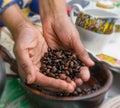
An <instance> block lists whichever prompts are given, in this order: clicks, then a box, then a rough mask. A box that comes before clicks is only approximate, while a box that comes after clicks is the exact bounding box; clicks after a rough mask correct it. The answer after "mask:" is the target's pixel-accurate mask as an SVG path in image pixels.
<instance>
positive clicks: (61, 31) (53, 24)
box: [40, 0, 94, 84]
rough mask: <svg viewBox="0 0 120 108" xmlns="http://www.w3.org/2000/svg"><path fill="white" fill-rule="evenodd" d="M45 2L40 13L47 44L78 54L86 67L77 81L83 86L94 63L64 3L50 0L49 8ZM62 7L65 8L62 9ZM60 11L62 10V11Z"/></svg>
mask: <svg viewBox="0 0 120 108" xmlns="http://www.w3.org/2000/svg"><path fill="white" fill-rule="evenodd" d="M44 2H45V1H44ZM44 2H43V1H41V3H40V6H41V9H40V12H41V19H42V25H43V35H44V37H45V39H46V41H47V44H48V46H49V47H51V48H55V49H56V48H57V49H58V48H62V49H69V50H71V51H73V52H74V53H76V54H77V56H78V57H79V59H80V60H81V61H82V62H83V63H85V65H86V66H83V67H82V68H81V75H82V78H81V79H77V80H76V84H82V82H83V81H87V80H88V79H89V78H90V73H89V69H88V66H93V65H94V63H93V61H92V60H91V59H90V58H89V56H88V53H87V51H86V50H85V48H84V46H83V45H82V43H81V41H80V36H79V33H78V31H77V29H76V28H75V26H74V25H73V24H72V22H71V20H70V18H69V17H68V16H67V13H66V12H65V6H64V5H65V3H64V1H60V2H59V4H58V2H56V1H55V0H52V1H51V0H49V1H48V2H49V3H48V4H49V5H48V6H47V8H45V6H44V4H45V5H46V4H47V3H46V2H45V3H44ZM53 2H54V3H53ZM42 6H44V7H42ZM61 6H62V7H63V8H61ZM53 7H54V9H53ZM60 9H62V11H61V10H60ZM49 10H50V11H49ZM44 13H45V14H44Z"/></svg>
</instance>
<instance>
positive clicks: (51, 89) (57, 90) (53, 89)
mask: <svg viewBox="0 0 120 108" xmlns="http://www.w3.org/2000/svg"><path fill="white" fill-rule="evenodd" d="M71 84H72V85H73V87H74V88H76V84H75V83H74V82H73V81H72V82H71ZM44 89H46V90H50V91H54V92H65V90H63V89H61V88H53V87H52V88H51V87H44Z"/></svg>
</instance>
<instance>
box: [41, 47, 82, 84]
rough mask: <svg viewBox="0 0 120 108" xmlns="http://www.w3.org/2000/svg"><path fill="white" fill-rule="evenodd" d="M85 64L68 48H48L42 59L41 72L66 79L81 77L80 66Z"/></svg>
mask: <svg viewBox="0 0 120 108" xmlns="http://www.w3.org/2000/svg"><path fill="white" fill-rule="evenodd" d="M81 66H84V64H83V63H82V62H81V61H80V60H79V59H78V58H77V56H76V55H75V54H74V53H72V52H70V51H67V50H52V49H50V48H49V49H48V52H47V53H45V55H44V57H42V59H41V68H40V72H42V73H43V74H44V75H46V76H49V77H53V78H57V79H62V80H66V81H68V82H69V81H71V80H74V79H75V78H76V77H77V78H79V77H81V75H80V68H81Z"/></svg>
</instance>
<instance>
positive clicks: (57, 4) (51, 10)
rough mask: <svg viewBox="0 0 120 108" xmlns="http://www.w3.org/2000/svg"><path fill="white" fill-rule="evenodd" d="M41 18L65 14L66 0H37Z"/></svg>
mask: <svg viewBox="0 0 120 108" xmlns="http://www.w3.org/2000/svg"><path fill="white" fill-rule="evenodd" d="M39 6H40V15H41V18H42V20H44V19H46V17H48V16H52V17H53V16H54V17H55V16H57V15H67V11H66V0H47V1H46V0H39Z"/></svg>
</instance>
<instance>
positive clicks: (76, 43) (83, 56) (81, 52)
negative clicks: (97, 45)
mask: <svg viewBox="0 0 120 108" xmlns="http://www.w3.org/2000/svg"><path fill="white" fill-rule="evenodd" d="M77 34H78V35H77V37H76V36H73V37H76V38H74V39H72V40H73V43H72V44H73V49H74V51H75V52H76V53H77V55H78V57H79V59H80V60H81V61H82V62H83V63H85V64H86V65H87V66H93V65H94V62H93V61H92V60H91V58H90V57H89V55H88V53H87V51H86V49H85V48H84V46H83V44H82V43H81V41H80V38H79V33H77Z"/></svg>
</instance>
